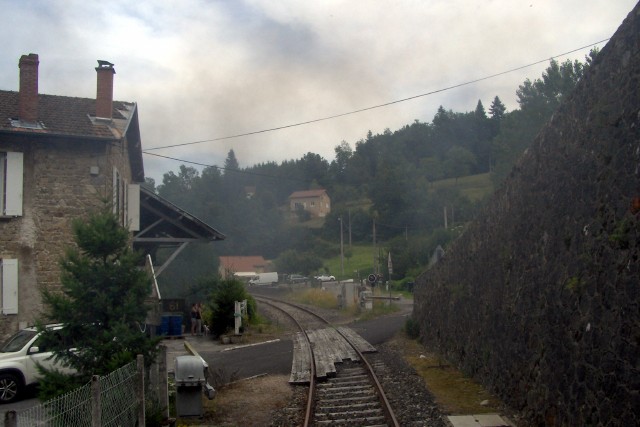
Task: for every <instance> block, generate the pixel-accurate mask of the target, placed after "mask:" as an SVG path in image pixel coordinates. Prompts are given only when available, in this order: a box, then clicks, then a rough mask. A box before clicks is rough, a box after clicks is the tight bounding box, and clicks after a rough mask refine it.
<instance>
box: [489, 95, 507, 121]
mask: <svg viewBox="0 0 640 427" xmlns="http://www.w3.org/2000/svg"><path fill="white" fill-rule="evenodd" d="M506 111H507V108H506V107H505V106H504V104H503V103H502V101H501V100H500V98H499V97H498V96H496V97H495V98H493V102H492V103H491V107H489V114H491V118H492V119H494V120H500V119H502V118H503V117H504V115H505V113H506Z"/></svg>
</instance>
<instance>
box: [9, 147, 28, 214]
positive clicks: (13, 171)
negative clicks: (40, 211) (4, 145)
mask: <svg viewBox="0 0 640 427" xmlns="http://www.w3.org/2000/svg"><path fill="white" fill-rule="evenodd" d="M23 157H24V156H23V154H22V153H15V152H7V170H6V190H7V192H6V195H5V201H6V203H5V205H4V215H6V216H22V191H23V190H22V188H23V185H22V182H23V178H22V161H23Z"/></svg>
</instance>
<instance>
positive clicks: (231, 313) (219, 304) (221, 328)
mask: <svg viewBox="0 0 640 427" xmlns="http://www.w3.org/2000/svg"><path fill="white" fill-rule="evenodd" d="M206 285H208V286H209V288H210V289H212V293H211V295H210V297H209V301H208V304H207V310H206V312H208V313H209V318H207V319H205V320H206V321H207V323H208V324H209V328H210V330H211V332H212V333H213V334H214V335H218V336H219V335H223V334H225V333H228V332H229V331H231V330H233V329H234V327H235V302H236V301H243V300H247V317H246V318H245V320H246V321H248V322H251V321H252V319H253V318H254V317H255V314H256V311H255V301H254V300H253V298H252V297H251V296H250V295H249V294H247V292H246V290H245V288H244V285H243V284H242V282H241V281H239V280H238V279H223V280H218V279H209V280H208V283H207V284H206Z"/></svg>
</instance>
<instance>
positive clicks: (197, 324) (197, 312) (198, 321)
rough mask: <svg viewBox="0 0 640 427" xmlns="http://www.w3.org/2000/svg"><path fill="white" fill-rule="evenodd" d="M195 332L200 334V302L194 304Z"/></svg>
mask: <svg viewBox="0 0 640 427" xmlns="http://www.w3.org/2000/svg"><path fill="white" fill-rule="evenodd" d="M196 308H197V309H196V334H197V335H202V303H200V302H199V303H198V304H197V305H196Z"/></svg>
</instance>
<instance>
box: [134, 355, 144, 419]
mask: <svg viewBox="0 0 640 427" xmlns="http://www.w3.org/2000/svg"><path fill="white" fill-rule="evenodd" d="M136 367H137V369H138V375H137V377H138V378H137V379H138V381H136V396H137V397H138V425H139V426H143V425H145V423H146V421H145V418H144V403H145V402H144V356H143V355H141V354H139V355H138V356H137V357H136Z"/></svg>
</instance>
